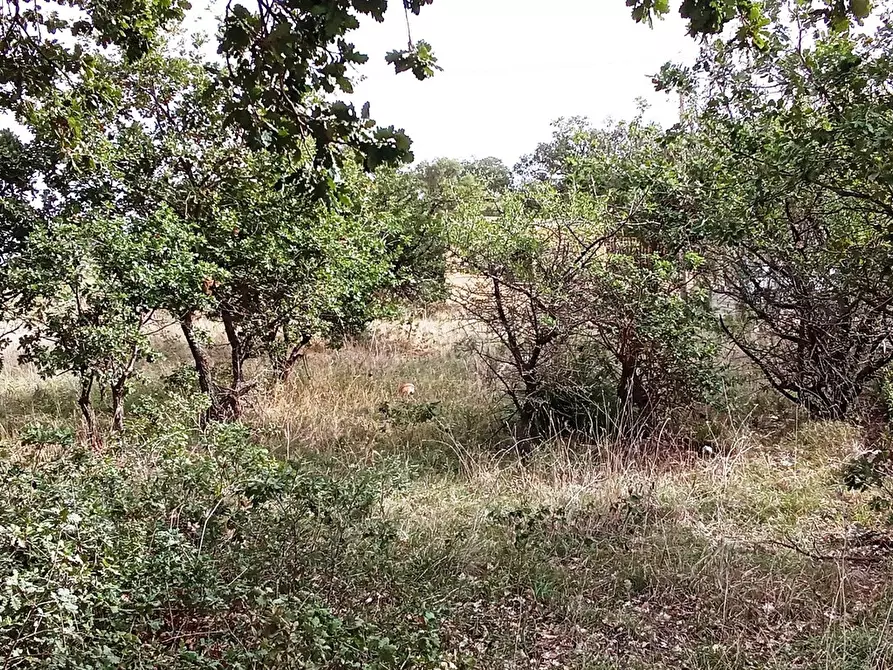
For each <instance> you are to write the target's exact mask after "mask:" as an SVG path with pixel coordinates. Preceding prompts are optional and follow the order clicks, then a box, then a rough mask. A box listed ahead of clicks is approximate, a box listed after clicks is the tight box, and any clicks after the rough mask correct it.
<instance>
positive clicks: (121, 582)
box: [0, 414, 443, 670]
mask: <svg viewBox="0 0 893 670" xmlns="http://www.w3.org/2000/svg"><path fill="white" fill-rule="evenodd" d="M170 416H171V415H170V414H169V415H168V417H170ZM174 416H177V415H174ZM175 423H176V421H171V420H170V418H168V420H167V425H165V426H159V430H158V432H159V433H167V434H169V435H170V436H172V437H170V438H169V439H166V440H162V439H158V438H157V437H152V438H150V439H148V440H144V441H142V442H140V443H138V444H136V443H133V444H128V443H124V442H121V443H119V444H118V446H117V449H116V450H114V452H113V453H109V454H108V455H106V456H98V455H96V454H95V453H90V452H87V451H84V450H81V449H79V448H78V447H75V446H71V445H70V443H69V444H67V447H66V448H67V452H66V453H65V454H64V456H63V457H60V458H58V459H57V460H54V461H52V462H49V463H42V464H40V465H39V466H37V464H36V462H34V461H33V460H30V459H29V458H28V454H27V453H26V454H24V455H21V457H20V458H18V459H17V461H16V462H13V461H12V460H4V461H2V462H0V476H2V477H3V480H4V482H5V486H4V487H3V489H2V490H0V573H2V574H3V575H5V577H4V579H3V581H2V583H0V657H3V658H6V659H7V667H11V668H14V667H45V668H101V667H129V668H156V667H171V668H223V667H226V668H248V667H276V668H300V669H310V668H339V669H340V668H370V669H382V670H383V669H385V668H429V667H438V663H439V662H440V659H441V656H442V655H443V653H442V650H441V640H440V637H439V635H438V631H437V625H436V622H435V618H434V615H433V614H431V613H424V612H419V613H413V612H405V613H404V614H403V615H402V616H401V617H399V623H397V624H394V625H393V626H389V630H388V631H387V632H385V631H384V630H383V629H382V627H380V626H379V625H376V624H375V623H372V622H370V621H366V620H363V619H361V618H360V617H356V616H350V615H348V614H345V613H343V612H342V613H336V612H335V611H333V609H332V608H330V607H328V606H327V605H326V603H325V602H324V600H323V599H322V598H320V597H319V595H318V594H317V593H315V592H314V590H313V588H312V584H313V583H314V580H313V576H314V574H317V573H319V572H320V571H325V570H330V571H333V572H334V571H338V570H340V569H343V566H344V564H345V563H347V562H350V561H357V562H359V561H363V560H365V558H366V557H373V556H376V555H380V554H382V553H386V552H387V549H388V547H389V545H390V543H391V542H392V540H393V538H394V536H395V533H394V531H393V528H392V527H391V525H390V524H389V523H388V522H386V521H384V520H381V519H379V518H377V516H376V515H375V514H374V512H375V510H376V509H377V507H376V506H377V505H378V503H379V501H380V499H381V497H382V495H383V487H386V486H388V485H389V483H388V482H387V481H386V480H384V479H383V478H382V477H380V476H378V475H377V474H376V473H375V471H371V472H369V473H367V474H365V475H363V476H348V477H344V478H340V479H338V480H335V479H332V478H330V477H324V476H322V475H319V474H317V473H314V472H313V471H310V470H308V469H307V468H304V467H302V466H301V465H299V464H296V463H285V462H281V461H278V460H276V459H274V458H272V457H271V456H270V455H269V454H268V453H267V452H266V450H265V449H263V448H262V447H259V446H258V445H256V444H254V443H252V441H251V440H250V439H249V436H248V433H247V430H246V429H245V428H244V427H242V426H240V425H238V424H234V425H230V426H224V427H218V428H215V429H214V430H212V431H211V432H209V433H206V434H203V435H201V436H200V438H199V439H198V440H196V439H195V434H194V433H192V432H191V428H190V427H189V425H188V424H184V425H181V426H179V427H177V426H176V425H171V424H175ZM35 435H37V434H36V433H35ZM50 437H52V438H53V440H56V437H55V436H50ZM35 439H36V440H37V442H45V441H46V438H45V436H38V437H36V438H35ZM56 441H57V442H58V443H59V444H63V445H64V444H66V441H65V440H64V439H60V440H56ZM110 451H111V450H110ZM411 614H412V615H414V616H409V615H411Z"/></svg>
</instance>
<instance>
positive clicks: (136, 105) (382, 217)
mask: <svg viewBox="0 0 893 670" xmlns="http://www.w3.org/2000/svg"><path fill="white" fill-rule="evenodd" d="M96 89H100V90H103V91H106V92H107V93H108V95H107V96H106V97H105V98H104V99H105V100H106V102H105V103H104V104H103V105H102V106H101V107H99V108H97V109H96V110H94V112H93V113H92V114H91V115H90V116H89V121H90V123H89V124H87V125H85V126H84V127H82V129H81V132H80V137H79V139H78V141H77V144H76V148H77V150H76V152H71V151H69V150H68V149H69V148H68V147H67V145H66V141H67V139H68V134H67V130H66V128H67V127H66V126H65V125H64V124H63V125H62V126H60V125H59V124H58V123H57V121H58V119H59V118H60V117H62V118H64V114H65V110H67V109H69V108H71V107H75V108H77V107H82V106H83V101H84V100H85V99H89V98H90V97H91V96H92V94H93V92H94V91H95V90H96ZM224 104H225V99H224V98H223V96H222V92H221V90H220V89H219V88H217V87H215V86H214V85H213V80H212V78H211V76H210V75H209V74H208V72H207V70H206V69H205V68H203V67H202V66H201V64H200V63H198V62H196V61H194V60H191V59H190V58H189V57H188V55H186V56H178V57H173V56H171V55H169V54H162V53H157V54H150V55H148V56H146V57H144V58H143V59H142V60H140V62H139V63H138V64H137V65H134V66H128V65H124V64H120V63H116V62H114V61H104V62H101V63H97V66H96V68H95V69H94V74H93V75H92V76H91V78H90V79H89V80H86V81H84V82H82V83H81V84H79V85H78V86H75V87H72V89H70V90H69V91H65V92H60V93H53V94H50V95H49V96H48V97H47V98H46V99H45V100H43V101H42V104H40V105H38V106H35V107H34V109H33V111H32V112H31V113H30V114H29V115H28V117H27V119H28V120H29V123H30V126H29V127H30V129H31V131H32V132H33V133H34V134H35V141H34V143H33V144H34V145H35V147H39V148H40V149H41V151H42V155H43V156H44V157H45V159H44V163H45V167H44V170H43V173H42V177H43V181H44V183H45V188H44V189H43V190H42V191H41V192H40V195H41V198H42V201H43V205H42V206H41V211H42V212H43V213H44V214H45V215H46V216H47V217H48V221H49V223H48V224H47V226H46V229H45V230H43V231H42V233H41V234H42V235H43V236H44V237H38V236H34V237H32V238H30V239H29V240H28V244H29V248H28V255H27V256H26V259H27V260H23V261H22V265H20V266H19V267H21V268H27V267H30V266H31V265H33V266H34V267H40V268H42V273H43V274H42V275H41V276H40V277H39V278H37V277H33V276H30V275H28V274H27V273H25V274H22V273H20V274H19V275H17V276H15V277H11V279H10V285H11V286H17V287H18V288H19V290H20V291H21V290H22V287H23V286H24V287H27V288H28V290H29V291H31V295H32V298H31V299H30V300H29V301H26V302H22V301H19V302H17V303H14V304H10V309H12V310H16V309H20V310H23V311H24V313H25V314H26V315H27V317H28V318H29V319H30V323H31V330H32V331H33V332H34V333H38V332H39V333H43V334H46V333H47V332H49V330H51V329H52V328H54V327H60V326H59V323H58V322H53V325H51V324H49V323H48V321H47V320H46V319H44V318H43V316H42V315H41V314H38V312H40V309H39V308H40V307H41V306H43V305H47V306H49V308H50V309H63V310H67V313H70V314H76V315H82V314H84V313H87V312H89V314H90V318H89V319H87V322H84V320H83V319H82V318H80V316H79V317H78V318H75V317H72V318H70V319H69V322H70V323H69V322H66V326H65V327H66V329H67V335H66V341H68V342H69V343H70V344H71V346H69V347H68V348H61V349H59V348H57V349H54V350H53V356H54V359H53V360H54V362H55V364H54V365H50V364H49V363H47V365H46V366H45V369H46V371H47V372H48V373H49V372H50V371H56V372H58V371H64V370H66V369H68V368H67V367H64V365H65V364H70V365H74V364H75V363H73V362H72V361H75V360H77V361H79V362H78V363H77V365H79V366H80V367H78V368H77V369H78V371H79V374H80V375H81V377H82V378H83V380H84V384H83V388H84V389H85V392H84V398H85V402H87V401H89V395H90V389H91V388H92V385H93V383H94V382H96V383H106V382H108V383H109V384H110V385H111V387H112V397H113V404H114V405H115V416H116V424H122V423H123V409H121V408H122V407H123V406H122V404H121V402H118V400H119V399H121V400H123V395H124V393H126V386H127V381H128V380H129V379H130V377H131V376H132V373H133V371H134V369H135V366H136V364H137V362H138V361H139V360H141V357H142V354H144V353H147V352H148V347H147V342H146V340H145V336H144V330H145V326H146V325H147V323H148V320H149V318H151V317H152V316H153V315H156V314H160V313H165V314H170V315H172V316H173V317H174V319H175V320H176V321H177V322H178V323H179V324H180V327H181V330H182V331H183V334H184V337H185V338H186V341H187V344H188V345H189V349H190V352H191V353H192V356H193V361H194V365H195V369H196V375H197V379H198V384H199V388H200V390H201V391H202V392H203V393H205V394H206V395H207V397H208V398H209V404H210V408H209V412H208V418H238V417H239V416H240V414H241V411H242V402H241V401H242V398H243V397H244V395H245V394H246V393H247V392H248V391H249V390H250V389H252V388H253V387H254V386H255V385H256V383H257V380H251V379H249V378H248V377H247V376H246V368H245V365H246V363H247V362H248V361H250V360H251V359H254V358H257V357H259V356H269V357H270V359H271V360H272V362H273V363H274V366H275V368H276V370H277V373H278V375H279V376H280V377H281V378H286V377H287V376H288V374H289V372H290V369H291V367H292V366H293V365H294V363H295V362H296V361H297V360H298V359H299V357H300V355H301V353H302V351H303V349H304V347H306V345H307V343H309V341H310V339H311V338H313V337H315V336H322V337H325V338H326V339H327V340H328V341H330V342H334V343H337V342H340V341H341V340H343V338H345V337H346V336H349V335H351V334H354V333H357V332H358V331H360V330H362V329H363V328H364V327H365V326H366V325H367V324H368V322H369V321H370V320H371V319H372V318H374V317H375V316H377V315H380V314H381V313H382V309H383V308H384V307H385V306H386V305H387V303H388V302H389V301H390V300H391V299H392V298H393V297H394V296H395V295H396V294H398V293H400V292H405V291H406V290H407V287H408V286H409V285H410V284H414V285H415V287H416V288H419V287H420V286H421V285H422V283H425V282H429V281H430V282H439V286H440V288H441V290H442V287H443V271H444V253H445V247H444V246H443V235H442V234H435V232H436V231H435V228H434V227H433V226H432V225H428V221H429V219H430V218H431V215H429V216H428V218H426V217H425V216H423V213H422V212H421V211H420V212H418V213H417V216H410V217H406V212H405V211H404V210H403V209H402V205H403V203H402V202H395V201H391V200H390V198H389V196H388V195H387V189H386V188H385V187H386V185H387V183H388V179H387V178H386V177H387V174H391V175H393V173H387V174H383V176H384V177H385V178H384V179H381V180H377V181H376V180H373V179H371V178H370V177H369V176H367V175H366V174H365V173H364V172H363V170H362V168H361V167H360V166H359V164H358V163H357V162H350V163H347V162H346V163H344V165H342V167H341V169H340V170H339V172H338V175H337V176H338V180H339V182H338V183H337V184H335V185H333V186H332V189H333V193H337V194H338V199H337V200H336V201H334V202H326V201H320V200H317V199H316V198H314V197H312V196H311V195H309V194H308V192H307V190H306V188H305V187H304V185H303V184H302V183H300V182H296V181H294V180H292V179H291V178H290V177H291V175H292V174H293V173H294V167H293V166H294V165H295V164H297V163H299V162H300V161H302V160H307V159H306V158H304V157H303V156H302V155H301V154H300V153H298V152H292V153H288V152H277V153H272V152H267V151H264V150H254V151H249V150H248V149H246V148H245V146H244V141H243V139H244V138H243V137H242V136H241V132H242V131H240V130H239V129H237V128H233V127H231V126H228V125H227V124H226V122H225V118H224V117H225V113H224V111H223V107H224ZM413 196H415V194H413ZM60 221H66V222H67V223H66V224H65V225H64V226H63V225H62V224H60V223H59V222H60ZM159 221H161V222H163V223H164V224H165V225H164V226H160V224H159ZM61 231H64V234H65V235H68V236H69V238H70V240H71V243H72V244H76V245H80V246H79V247H77V248H75V247H73V246H71V245H61V246H58V247H57V246H55V245H54V242H53V240H55V239H57V238H58V237H59V235H62V234H63V232H61ZM153 231H154V232H153ZM44 238H46V240H44ZM423 239H424V242H425V243H426V244H428V245H431V248H430V249H429V250H428V251H427V252H424V253H422V252H420V251H419V249H418V246H419V244H420V243H421V242H422V240H423ZM438 240H439V242H438ZM61 249H67V253H70V254H71V255H72V257H71V259H70V261H69V262H68V264H66V263H63V262H62V261H61V260H60V259H57V258H56V257H55V256H54V254H55V253H57V252H58V251H59V250H61ZM162 252H167V256H164V255H163V254H162ZM153 254H156V255H157V254H162V256H161V257H160V258H159V257H157V256H153ZM158 263H160V265H157V264H158ZM70 264H73V266H72V267H71V269H70V270H66V269H65V268H67V267H69V265H70ZM423 265H427V268H426V269H424V272H425V273H427V276H426V277H424V278H423V277H422V266H423ZM156 268H157V269H156ZM54 273H59V274H54ZM419 280H423V281H422V283H420V281H419ZM60 282H61V283H63V284H65V285H71V286H75V285H76V286H82V285H83V286H87V285H89V286H95V287H96V289H95V292H94V294H92V295H91V296H90V297H89V298H83V294H84V289H72V292H73V293H76V294H77V295H78V296H81V298H78V297H77V296H75V298H74V299H73V300H72V301H71V302H70V303H66V302H65V300H63V301H62V303H61V304H57V302H58V301H57V300H56V298H55V294H54V293H53V292H52V291H55V290H56V289H55V288H53V287H56V286H58V285H59V283H60ZM51 288H52V291H50V292H49V293H48V292H46V291H47V290H49V289H51ZM59 295H60V296H62V295H64V294H61V293H60V294H59ZM99 295H101V296H102V298H101V299H100V298H99V297H97V296H99ZM113 297H114V300H113V299H112V298H113ZM417 297H419V298H421V297H422V294H421V293H419V295H418V296H417ZM84 300H86V301H87V302H86V303H85V302H84ZM66 305H70V306H69V307H66ZM86 307H89V309H86ZM201 317H210V318H212V319H219V321H220V322H221V323H222V325H223V329H224V332H225V334H226V338H227V343H228V350H229V365H228V368H229V374H228V375H223V374H221V372H220V370H219V369H217V368H216V367H215V365H214V361H213V358H212V356H211V355H210V354H209V351H208V348H207V346H206V342H205V340H206V338H205V336H204V334H203V333H202V331H201V329H200V328H199V321H200V318H201ZM112 324H116V327H120V329H121V332H122V335H121V339H122V341H123V342H124V345H122V347H123V349H126V350H127V351H133V352H137V353H134V354H133V356H132V357H131V358H132V359H133V360H132V361H131V359H130V358H128V359H127V361H125V362H123V363H121V364H120V365H118V367H117V368H115V369H116V373H115V374H114V375H113V374H112V373H110V372H106V371H104V370H105V368H109V367H110V364H107V363H102V364H100V363H97V362H96V361H95V360H94V359H95V358H96V356H94V355H93V354H91V353H89V352H85V351H83V348H84V347H85V346H88V340H89V338H90V337H91V336H90V332H89V331H88V330H87V327H88V326H89V327H92V328H99V327H102V328H111V327H112ZM123 333H126V334H123ZM44 339H45V338H43V337H42V336H37V335H35V339H34V346H35V347H39V344H38V343H39V342H42V341H43V340H44ZM98 341H99V340H97V342H98ZM111 351H112V349H111V348H110V349H109V350H108V351H107V352H105V353H109V354H110V353H111ZM99 353H100V352H99V351H97V352H96V354H97V355H98V354H99ZM91 356H92V358H91ZM117 360H118V359H116V361H117ZM116 365H117V364H116ZM103 366H104V367H103ZM100 368H102V370H100ZM71 369H74V368H71ZM226 377H228V378H226ZM86 417H87V415H86V410H85V419H86ZM118 417H120V420H119V419H118ZM88 423H90V424H93V423H95V422H94V421H93V420H92V418H91V419H89V420H88Z"/></svg>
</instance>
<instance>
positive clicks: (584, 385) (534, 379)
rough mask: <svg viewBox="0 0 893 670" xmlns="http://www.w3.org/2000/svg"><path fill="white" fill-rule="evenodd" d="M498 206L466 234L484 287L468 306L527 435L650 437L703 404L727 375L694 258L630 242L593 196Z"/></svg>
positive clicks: (547, 193)
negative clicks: (614, 431)
mask: <svg viewBox="0 0 893 670" xmlns="http://www.w3.org/2000/svg"><path fill="white" fill-rule="evenodd" d="M533 196H536V205H535V206H533V205H532V204H531V203H532V201H533V200H534V198H533ZM504 205H505V212H504V214H503V216H502V217H501V218H499V219H497V220H493V219H489V220H478V221H475V222H473V223H471V224H470V225H467V226H466V227H465V230H463V231H462V234H463V235H464V237H465V238H464V239H462V240H460V243H459V246H460V248H461V249H462V256H463V260H464V262H465V263H466V265H467V267H468V269H469V271H470V272H472V273H474V274H476V275H478V276H480V277H481V279H480V280H479V281H476V282H473V283H470V284H469V285H468V287H467V288H466V289H465V293H464V295H462V296H461V297H460V300H461V302H462V304H463V306H464V308H465V311H466V313H467V315H468V318H469V320H470V321H471V322H472V324H474V326H473V328H474V331H475V334H476V335H478V338H477V339H478V341H479V342H481V344H480V346H479V348H478V351H479V353H480V354H481V355H482V356H483V358H484V360H485V362H486V363H487V366H488V368H489V369H490V371H491V372H492V373H493V375H494V376H495V377H496V378H497V379H498V380H499V382H500V383H501V384H502V386H503V388H504V389H505V391H506V393H507V395H508V397H509V398H510V399H511V402H512V404H513V406H514V409H515V417H516V424H515V425H516V432H517V434H518V436H519V437H520V438H521V439H524V440H528V439H534V438H541V437H546V436H548V435H549V434H553V433H555V432H557V431H564V430H566V429H574V430H583V431H585V432H587V433H591V432H592V431H593V430H599V429H603V428H604V427H605V424H606V423H609V424H611V426H612V427H622V428H624V430H627V429H634V430H637V431H638V430H645V431H647V430H649V429H650V428H651V427H653V426H655V425H657V424H659V423H660V422H662V421H663V420H665V419H666V418H668V417H669V416H670V414H671V413H672V412H673V411H674V410H677V409H678V408H681V407H687V406H690V405H692V404H693V403H697V402H702V401H704V400H706V399H707V398H708V397H709V395H710V393H711V391H712V390H713V389H714V386H715V383H716V382H718V378H719V376H718V372H719V370H718V366H717V360H716V356H715V351H716V337H714V336H713V335H712V334H711V330H712V329H713V318H712V314H711V312H710V309H709V305H708V304H707V300H706V297H705V296H704V295H703V293H702V292H701V291H700V290H699V289H698V287H697V286H696V285H695V284H694V281H693V276H692V271H693V270H696V269H697V267H698V264H699V262H700V259H699V257H697V256H696V255H695V254H681V255H680V254H667V253H664V252H662V251H661V250H659V249H658V248H656V247H653V246H651V245H650V243H649V242H647V241H645V240H639V239H636V238H634V237H631V236H626V235H624V231H623V230H622V225H621V224H619V223H617V222H616V221H615V220H614V218H613V215H612V213H611V211H610V210H608V209H606V208H605V205H604V203H603V202H602V200H601V199H599V198H592V197H588V196H581V195H573V196H564V195H559V194H556V193H555V192H554V191H553V190H552V189H550V188H546V187H542V188H538V189H536V188H532V189H531V190H530V191H529V192H527V193H525V194H523V195H520V196H519V197H518V198H515V199H507V200H506V202H505V203H504ZM480 334H483V337H480Z"/></svg>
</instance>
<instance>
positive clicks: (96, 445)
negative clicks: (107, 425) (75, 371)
mask: <svg viewBox="0 0 893 670" xmlns="http://www.w3.org/2000/svg"><path fill="white" fill-rule="evenodd" d="M95 378H96V376H95V375H94V374H93V373H89V374H86V375H84V376H83V377H81V393H80V395H79V396H78V407H79V408H80V410H81V416H82V417H83V419H84V427H85V428H86V429H87V437H88V439H89V440H90V446H91V447H92V448H93V449H94V451H99V450H100V449H102V436H101V435H100V433H99V426H97V425H96V413H95V412H94V411H93V403H92V401H91V400H90V394H91V392H92V391H93V382H94V380H95Z"/></svg>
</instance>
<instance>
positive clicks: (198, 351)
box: [180, 311, 224, 424]
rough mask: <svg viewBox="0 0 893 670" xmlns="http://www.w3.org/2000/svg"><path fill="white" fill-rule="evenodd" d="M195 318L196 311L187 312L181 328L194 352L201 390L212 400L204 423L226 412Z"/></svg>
mask: <svg viewBox="0 0 893 670" xmlns="http://www.w3.org/2000/svg"><path fill="white" fill-rule="evenodd" d="M195 318H196V313H195V312H192V311H190V312H186V314H184V315H183V316H182V317H181V318H180V328H181V330H182V331H183V336H184V337H185V338H186V344H187V345H188V346H189V351H190V353H191V354H192V360H193V363H194V365H195V372H196V374H197V375H198V387H199V390H201V392H202V393H204V394H205V395H206V396H208V399H209V400H210V406H209V407H208V410H207V411H206V412H205V413H204V414H203V415H202V423H203V424H204V423H207V422H208V421H211V420H217V419H220V418H221V417H222V416H223V414H224V412H223V408H222V407H221V403H220V394H219V393H218V391H217V387H216V385H215V384H214V379H213V377H212V372H211V359H210V357H209V356H208V352H207V351H205V348H204V346H203V345H202V343H201V342H200V341H199V339H198V335H197V333H196V331H195Z"/></svg>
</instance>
